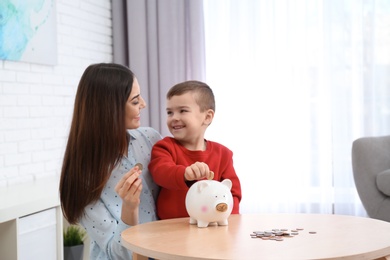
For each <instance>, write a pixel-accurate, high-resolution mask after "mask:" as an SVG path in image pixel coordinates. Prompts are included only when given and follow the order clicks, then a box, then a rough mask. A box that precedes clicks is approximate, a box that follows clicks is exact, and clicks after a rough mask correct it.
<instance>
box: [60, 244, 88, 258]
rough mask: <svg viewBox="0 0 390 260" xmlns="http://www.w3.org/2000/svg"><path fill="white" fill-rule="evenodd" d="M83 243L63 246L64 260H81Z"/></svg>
mask: <svg viewBox="0 0 390 260" xmlns="http://www.w3.org/2000/svg"><path fill="white" fill-rule="evenodd" d="M83 253H84V245H78V246H64V260H82V259H83Z"/></svg>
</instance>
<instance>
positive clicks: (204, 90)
mask: <svg viewBox="0 0 390 260" xmlns="http://www.w3.org/2000/svg"><path fill="white" fill-rule="evenodd" d="M187 92H192V93H194V94H196V95H195V102H196V103H197V104H198V105H199V107H200V111H201V112H204V111H206V110H207V109H211V110H213V111H214V112H215V98H214V93H213V91H212V90H211V88H210V87H209V86H208V85H207V84H206V83H203V82H201V81H197V80H189V81H184V82H181V83H178V84H176V85H174V86H173V87H172V88H171V89H170V90H169V91H168V93H167V99H171V98H172V97H173V96H180V95H183V94H185V93H187Z"/></svg>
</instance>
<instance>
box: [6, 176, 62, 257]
mask: <svg viewBox="0 0 390 260" xmlns="http://www.w3.org/2000/svg"><path fill="white" fill-rule="evenodd" d="M58 185H59V180H58V179H57V178H54V177H51V178H44V179H40V180H37V181H35V182H31V183H24V184H18V185H13V186H11V187H1V188H0V255H1V256H4V257H6V259H25V258H26V256H27V257H28V251H29V252H31V248H29V245H30V247H31V246H32V245H35V246H34V250H35V251H36V255H39V254H41V253H43V254H46V253H47V252H48V251H47V246H48V245H47V243H46V244H42V243H36V241H40V240H42V241H43V240H45V239H46V240H48V242H51V243H52V246H51V248H52V250H54V251H51V255H53V254H55V255H56V256H57V257H56V259H63V236H62V234H63V233H62V232H63V230H62V211H61V207H60V200H59V190H58V187H59V186H58ZM42 221H43V222H42ZM53 237H54V240H53ZM40 245H42V248H39V246H40Z"/></svg>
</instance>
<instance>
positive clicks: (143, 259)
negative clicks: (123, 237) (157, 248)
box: [133, 252, 149, 260]
mask: <svg viewBox="0 0 390 260" xmlns="http://www.w3.org/2000/svg"><path fill="white" fill-rule="evenodd" d="M148 259H149V258H148V257H147V256H143V255H139V254H137V253H134V252H133V260H148Z"/></svg>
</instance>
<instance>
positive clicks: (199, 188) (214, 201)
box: [186, 179, 233, 227]
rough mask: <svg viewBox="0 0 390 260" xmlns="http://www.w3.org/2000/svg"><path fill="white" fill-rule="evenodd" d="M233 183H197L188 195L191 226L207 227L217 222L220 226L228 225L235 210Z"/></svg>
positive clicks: (210, 181)
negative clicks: (232, 191)
mask: <svg viewBox="0 0 390 260" xmlns="http://www.w3.org/2000/svg"><path fill="white" fill-rule="evenodd" d="M231 188H232V181H231V180H229V179H225V180H223V181H222V182H219V181H214V180H202V181H198V182H195V183H194V184H193V185H192V186H191V188H190V189H189V190H188V192H187V195H186V209H187V212H188V215H189V216H190V224H198V227H207V226H208V225H209V223H212V222H216V223H217V224H218V225H220V226H226V225H228V217H229V216H230V214H231V213H232V210H233V196H232V193H231V191H230V190H231Z"/></svg>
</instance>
